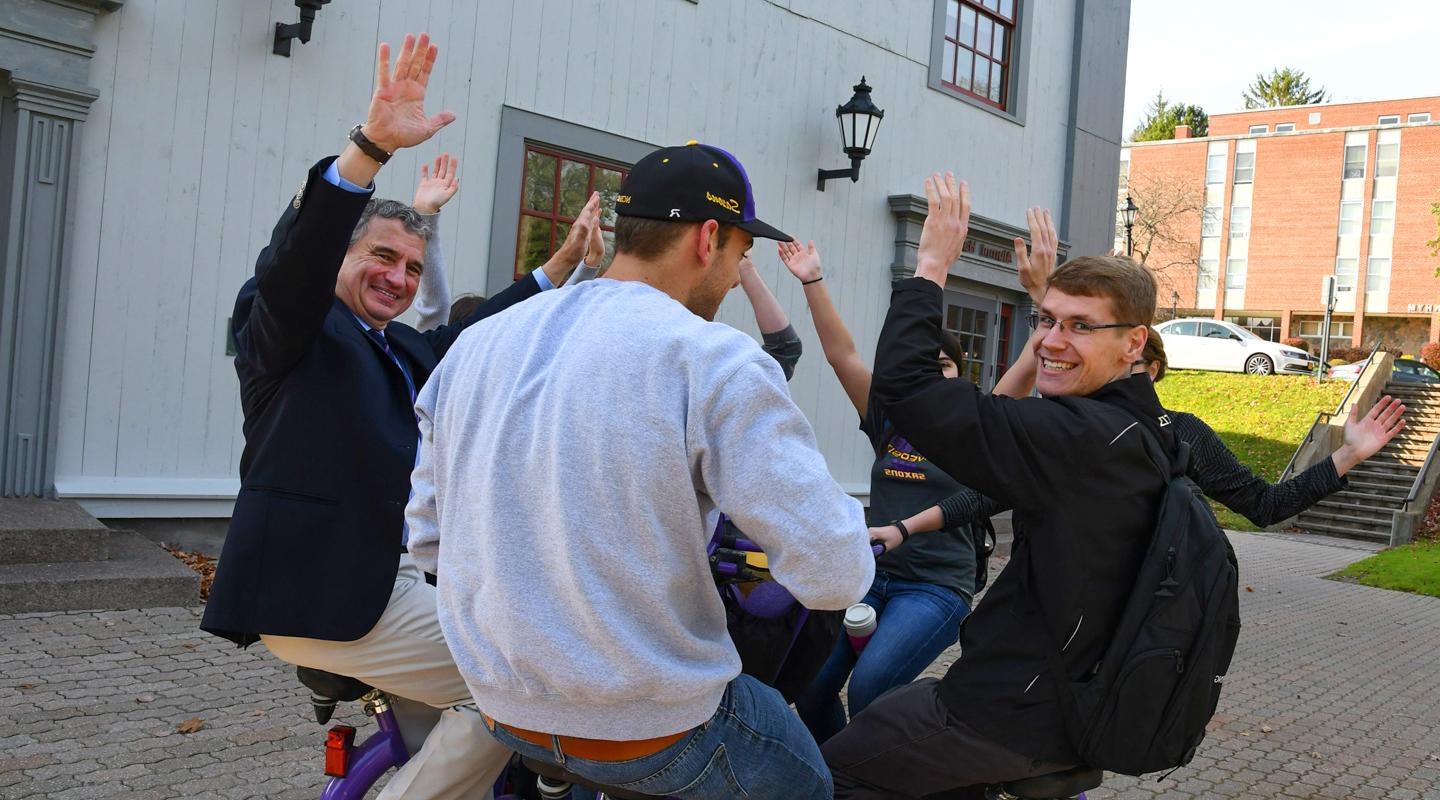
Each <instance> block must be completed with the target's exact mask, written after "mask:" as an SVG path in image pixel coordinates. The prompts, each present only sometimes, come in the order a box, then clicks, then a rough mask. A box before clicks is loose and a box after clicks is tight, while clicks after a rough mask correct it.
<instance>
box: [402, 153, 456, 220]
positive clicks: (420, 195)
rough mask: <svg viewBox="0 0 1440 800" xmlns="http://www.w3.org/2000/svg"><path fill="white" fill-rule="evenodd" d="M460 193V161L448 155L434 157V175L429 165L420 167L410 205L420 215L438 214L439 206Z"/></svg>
mask: <svg viewBox="0 0 1440 800" xmlns="http://www.w3.org/2000/svg"><path fill="white" fill-rule="evenodd" d="M458 191H460V161H459V160H458V159H456V158H453V157H452V156H451V155H450V154H449V153H443V154H441V155H439V156H436V157H435V174H434V175H431V174H430V165H429V164H421V165H420V183H419V184H417V185H416V186H415V202H413V203H411V204H410V205H412V206H414V207H415V210H416V211H419V212H420V213H421V214H438V213H440V206H443V205H445V204H446V203H448V202H450V198H452V197H454V196H455V193H456V192H458Z"/></svg>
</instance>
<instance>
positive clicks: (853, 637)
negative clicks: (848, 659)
mask: <svg viewBox="0 0 1440 800" xmlns="http://www.w3.org/2000/svg"><path fill="white" fill-rule="evenodd" d="M876 624H877V619H876V616H875V609H873V608H871V607H870V606H868V605H866V604H865V603H856V604H855V605H853V606H850V607H849V608H847V609H845V635H846V636H847V637H849V639H850V647H851V648H852V649H854V651H855V654H856V655H859V654H860V651H861V650H864V649H865V645H866V644H868V643H869V642H870V636H871V635H872V634H874V633H875V626H876Z"/></svg>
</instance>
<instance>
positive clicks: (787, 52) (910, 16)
mask: <svg viewBox="0 0 1440 800" xmlns="http://www.w3.org/2000/svg"><path fill="white" fill-rule="evenodd" d="M933 8H934V6H933V3H932V2H931V0H864V1H863V2H862V1H861V0H701V2H699V3H692V2H687V0H625V1H624V2H613V1H612V2H605V3H602V2H598V0H513V2H512V1H510V0H505V1H501V0H485V1H484V2H473V0H383V2H382V0H344V2H337V3H332V4H330V5H328V6H326V7H325V8H323V9H322V10H321V11H320V13H319V15H318V17H317V20H316V23H315V28H314V35H313V38H312V40H311V41H310V42H309V43H308V44H301V43H299V42H298V41H296V42H294V43H293V48H292V53H293V55H292V57H291V58H288V59H286V58H281V57H278V56H275V55H272V54H271V53H270V44H271V38H272V36H273V31H274V25H275V23H276V22H293V21H294V19H295V17H296V14H297V12H296V9H295V6H294V5H293V3H292V2H290V1H289V0H270V2H262V1H261V0H244V2H239V1H237V0H129V2H127V3H126V4H125V5H124V6H123V7H122V8H121V9H120V10H119V11H117V12H114V13H109V14H104V15H101V17H100V18H99V23H98V27H97V31H96V47H97V51H96V54H95V58H94V61H93V65H94V72H93V74H92V77H91V85H92V86H93V87H95V88H96V89H98V90H99V91H100V98H99V100H97V101H96V103H95V104H94V107H93V108H92V111H91V114H90V117H89V120H88V122H87V123H86V125H85V129H84V132H83V139H82V143H81V150H80V160H79V164H78V170H77V171H78V180H79V187H78V188H79V190H78V192H77V193H76V196H75V211H74V219H75V223H76V227H75V231H74V238H73V241H72V249H71V259H70V262H69V264H68V266H67V269H68V283H67V295H66V314H65V317H64V351H63V363H62V379H61V380H62V388H61V393H60V416H59V419H60V420H61V425H60V430H59V447H58V462H57V486H58V487H59V489H60V491H61V493H62V494H67V493H69V494H73V495H81V496H84V495H86V493H87V492H88V493H90V494H91V495H93V496H97V497H99V496H104V497H108V498H111V500H108V501H106V504H105V505H104V507H105V508H106V509H107V510H108V511H109V512H110V513H124V512H123V509H124V508H125V505H124V503H123V502H119V503H116V502H112V501H113V500H115V499H119V500H123V499H124V498H125V497H127V496H131V495H133V496H137V497H148V498H150V499H151V500H155V499H157V498H156V495H157V493H158V494H165V493H169V494H168V495H165V496H173V497H175V498H190V499H191V502H188V503H187V504H185V505H183V506H181V505H179V504H177V505H176V508H184V509H185V510H186V511H185V513H195V508H196V507H197V506H196V505H195V503H194V498H202V499H206V500H213V499H215V497H216V493H217V488H216V487H228V486H232V485H233V483H230V482H227V481H233V479H234V478H235V475H236V465H237V463H238V460H239V455H240V450H241V447H242V445H243V438H242V437H241V435H240V414H239V408H238V396H237V394H238V393H237V386H236V381H235V377H234V372H233V368H232V366H231V363H230V359H229V358H227V357H226V356H225V355H224V348H225V342H224V328H225V321H226V319H227V317H229V316H230V312H231V307H232V305H233V302H234V297H235V292H236V290H237V289H238V288H239V286H240V284H241V282H243V281H244V280H245V278H246V277H247V276H248V275H249V274H250V273H251V271H252V270H253V264H254V259H255V256H256V254H257V253H258V252H259V250H260V248H261V247H263V246H264V244H265V242H266V241H268V238H269V233H270V228H271V226H272V225H273V223H274V220H275V219H276V217H277V216H278V215H279V213H280V211H281V210H282V209H283V208H284V204H285V203H287V202H288V201H289V199H290V197H291V196H292V195H293V194H294V192H295V190H296V188H297V187H298V186H299V184H300V182H301V180H302V179H303V178H304V175H305V171H306V170H307V169H308V168H309V166H310V165H311V164H312V163H313V162H314V161H315V160H316V159H318V158H320V157H322V156H324V155H326V154H330V153H334V152H336V151H338V150H339V149H340V147H341V145H342V144H343V142H344V134H345V132H346V130H347V129H348V128H349V127H350V126H351V125H352V124H354V123H355V122H358V121H360V120H361V119H362V118H363V115H364V113H365V107H366V104H367V101H368V97H369V93H370V91H371V86H372V81H373V74H374V66H373V65H374V53H375V48H376V46H377V44H378V42H379V41H381V40H382V39H383V40H388V41H390V42H392V44H394V45H396V48H397V49H398V44H399V40H400V37H401V36H402V35H403V34H404V33H405V32H406V31H407V30H417V31H418V30H421V29H428V30H429V31H430V32H431V33H432V34H433V35H434V36H435V37H436V40H437V42H438V43H439V45H440V47H441V53H440V59H439V62H438V63H437V65H436V67H435V71H434V75H433V78H432V92H431V96H432V98H433V101H432V102H431V104H430V106H431V109H430V110H432V111H438V110H440V109H441V108H448V109H451V110H454V111H455V112H456V113H457V114H458V115H459V119H458V120H457V122H456V123H455V124H453V125H452V126H450V127H449V128H447V129H446V130H444V131H442V132H441V134H440V135H439V136H437V137H436V138H435V139H434V140H433V141H431V142H428V143H426V144H425V145H424V146H422V147H419V148H415V149H414V150H409V151H403V152H401V153H399V154H397V156H396V157H395V158H394V159H393V161H392V162H391V164H390V165H389V166H387V167H386V168H385V169H384V170H383V171H382V173H381V176H380V178H379V179H378V188H379V193H380V194H381V195H383V196H388V197H394V198H398V199H403V200H406V201H408V200H409V198H410V196H411V193H412V191H413V187H414V181H415V179H416V178H417V177H418V173H419V166H420V164H422V163H426V162H429V161H432V160H433V159H434V157H435V155H436V154H438V153H440V152H442V151H445V152H450V153H452V154H454V155H456V156H457V157H459V158H460V160H461V170H460V174H461V183H462V189H461V192H460V194H459V196H458V197H457V198H456V199H455V200H454V201H453V202H452V203H451V204H450V205H449V206H447V207H446V209H445V212H444V216H443V219H442V223H441V230H442V236H443V242H444V247H445V250H446V258H447V262H448V264H449V265H450V270H451V274H452V284H453V287H454V290H455V291H456V293H459V292H462V291H484V292H494V291H495V290H496V289H497V288H498V287H496V286H486V285H485V282H486V275H487V264H486V263H485V262H486V260H487V258H488V253H489V242H490V237H491V225H492V219H493V217H494V208H493V206H494V202H495V197H496V188H497V187H496V186H495V178H494V175H495V170H496V163H497V158H499V133H500V120H501V112H502V108H503V107H504V106H507V105H508V106H511V107H514V108H517V109H522V110H525V111H529V112H533V113H536V114H541V115H545V116H550V117H556V118H559V119H563V120H565V121H568V122H571V123H574V124H578V125H582V126H586V127H590V128H595V129H599V130H604V131H608V132H610V133H614V134H617V135H620V136H625V137H629V138H632V139H638V140H641V141H648V142H653V143H657V144H662V143H663V144H677V143H681V142H684V141H686V140H687V139H691V138H697V139H700V140H702V141H706V142H711V143H715V144H718V145H721V146H723V147H726V149H729V150H731V151H732V152H734V153H735V154H736V155H738V156H739V157H740V158H741V160H742V161H743V162H744V163H745V165H746V167H747V169H748V171H749V174H750V177H751V180H752V182H753V184H754V187H755V191H756V196H757V199H758V210H759V213H760V215H761V217H762V218H764V219H766V220H767V221H769V222H772V223H774V224H776V225H778V226H780V227H781V228H783V229H784V230H786V231H788V232H791V233H793V234H795V235H796V236H798V237H800V238H802V239H812V238H813V239H814V240H816V242H817V243H818V244H819V246H820V247H821V251H822V254H823V257H824V262H825V266H826V285H827V287H828V289H829V291H830V293H831V295H832V297H834V299H835V300H836V302H837V304H838V305H839V307H840V310H841V313H842V314H843V316H844V317H845V319H846V322H847V323H848V324H849V326H850V328H851V331H852V333H853V334H854V336H855V340H856V342H857V343H858V345H859V347H860V350H861V353H862V355H863V356H864V357H865V358H866V360H867V361H869V360H870V359H871V358H872V357H873V351H874V345H875V340H876V337H877V336H878V334H879V331H880V326H881V324H882V322H883V320H884V315H885V310H886V307H887V305H888V299H889V264H890V262H891V260H892V258H893V252H894V233H895V224H894V220H893V218H892V217H891V215H890V212H889V210H888V208H887V205H886V197H887V196H888V195H891V194H896V193H916V194H921V193H923V192H922V189H921V181H922V180H923V178H924V176H925V175H926V174H928V173H929V172H930V171H932V170H936V169H945V168H950V169H954V170H955V171H956V172H957V173H958V174H959V175H961V176H963V177H966V178H968V179H969V181H970V184H971V187H972V190H973V191H974V195H975V211H976V213H978V214H981V215H984V216H986V217H989V218H991V219H997V220H1002V221H1005V222H1009V223H1011V224H1017V223H1023V220H1024V209H1025V208H1026V207H1027V206H1029V205H1045V206H1048V207H1050V208H1052V209H1054V210H1056V211H1057V212H1058V211H1059V208H1060V205H1061V202H1062V196H1063V191H1064V187H1063V182H1064V169H1065V167H1064V165H1065V157H1066V147H1067V145H1066V134H1067V127H1066V126H1067V118H1068V116H1067V115H1068V103H1069V91H1070V83H1071V76H1070V65H1071V57H1072V33H1073V31H1072V27H1073V14H1074V7H1073V1H1067V0H1045V2H1044V3H1040V2H1031V3H1028V4H1027V9H1028V11H1029V15H1030V17H1031V19H1030V21H1029V23H1028V24H1029V25H1030V26H1031V28H1030V31H1029V35H1030V37H1031V41H1030V56H1029V62H1028V68H1027V69H1026V70H1025V72H1024V74H1023V76H1022V79H1023V80H1024V82H1025V85H1026V90H1027V92H1028V100H1027V103H1026V119H1025V124H1024V125H1017V124H1016V123H1014V122H1012V121H1009V120H1007V119H1003V118H1001V117H999V116H996V115H994V114H989V113H986V112H984V111H981V110H978V109H976V108H974V107H972V106H970V105H967V104H964V103H961V102H958V101H956V100H955V99H954V98H951V97H948V96H946V95H943V94H941V93H938V92H935V91H933V90H931V89H929V88H927V85H926V82H927V76H928V61H929V58H930V47H931V35H932V31H931V15H932V11H933ZM862 74H864V75H865V76H866V77H867V78H868V80H869V82H870V83H871V85H873V86H874V87H875V94H874V98H875V100H876V102H877V104H878V105H880V106H881V107H883V108H885V109H886V118H885V121H884V123H883V126H882V128H881V131H880V134H879V139H878V141H877V143H876V150H875V152H874V154H873V155H872V156H871V157H870V158H869V159H868V160H866V161H865V163H864V166H863V168H862V172H861V179H860V182H859V183H856V184H852V183H850V182H849V181H834V182H832V183H830V184H829V186H828V187H827V189H826V191H825V192H823V193H822V192H817V191H816V190H815V171H816V170H817V169H819V168H822V167H823V168H838V167H842V166H845V165H846V161H845V158H844V156H843V154H842V153H841V152H840V149H839V139H838V134H837V132H836V125H835V119H834V108H835V106H836V105H838V104H840V103H842V102H844V101H845V100H846V99H847V98H848V97H849V96H850V93H851V89H850V87H851V85H852V84H854V83H856V82H857V81H858V80H859V78H860V76H861V75H862ZM1117 91H1118V87H1117ZM506 188H508V187H506ZM755 260H756V262H757V263H758V264H759V266H760V273H761V275H762V276H764V278H765V279H766V281H767V282H769V284H770V285H771V287H772V288H773V289H774V291H775V293H776V295H777V296H778V297H779V298H780V300H781V303H782V304H783V305H784V307H785V308H786V309H787V310H788V312H789V314H790V316H791V320H792V322H793V323H794V325H795V327H796V329H797V330H798V331H799V332H800V334H801V337H802V339H803V340H804V343H805V353H806V354H805V357H804V358H803V359H802V361H801V363H800V366H799V369H798V371H797V372H796V374H795V378H794V380H793V381H792V383H791V391H792V393H793V395H794V397H795V399H796V400H797V402H798V403H799V404H800V405H801V407H802V408H803V409H804V410H805V412H806V413H807V415H808V416H809V417H810V419H811V420H812V422H813V423H814V425H815V428H816V432H817V436H818V438H819V441H820V443H821V447H822V449H823V450H824V452H825V454H826V456H827V459H828V461H829V464H830V467H831V469H832V471H833V472H834V474H835V475H836V477H837V479H839V480H840V481H841V482H842V483H843V484H845V485H846V486H847V487H850V488H852V489H853V490H855V491H857V492H861V493H863V492H865V491H866V486H867V484H868V470H869V466H870V462H871V460H872V458H873V456H872V454H871V452H870V449H869V445H868V443H867V442H866V440H865V439H864V437H862V436H861V435H860V434H859V433H858V431H857V430H856V427H857V423H858V419H857V416H856V414H855V410H854V409H853V408H851V407H850V405H849V403H848V402H847V401H846V398H845V395H844V393H843V392H842V391H841V390H840V385H839V382H838V381H837V380H836V379H835V377H834V375H833V373H832V372H831V370H830V368H829V366H828V365H827V364H826V363H825V359H824V355H823V353H822V351H821V348H820V343H819V341H818V340H817V339H816V337H815V333H814V329H813V326H812V325H811V323H810V320H809V314H808V312H807V310H806V308H805V301H804V295H803V292H802V291H801V290H800V288H799V286H798V284H797V282H796V281H795V280H794V279H793V278H792V277H791V276H790V275H789V273H788V272H787V271H786V270H785V269H784V267H783V265H781V264H780V263H779V261H778V260H777V259H776V258H775V255H774V244H773V243H771V242H768V241H761V242H758V243H757V245H756V250H755ZM721 319H722V320H723V321H725V322H728V323H730V324H733V325H735V326H737V327H739V328H741V329H742V330H746V331H748V332H750V333H752V334H756V335H758V332H757V331H756V328H755V323H754V320H753V318H752V316H751V313H750V309H749V307H748V305H747V303H746V302H745V300H744V297H743V294H742V293H740V292H738V291H737V292H735V293H734V295H733V296H732V297H731V298H730V299H729V300H728V301H727V302H726V304H725V306H724V308H723V309H722V311H721ZM1016 335H1018V333H1017V334H1016ZM187 486H190V487H192V489H186V487H187ZM157 487H160V488H158V489H157ZM220 494H221V495H223V494H224V492H223V491H220ZM158 499H162V500H163V497H162V498H158ZM222 499H223V498H222ZM97 503H98V501H97ZM223 507H224V504H223V503H221V504H219V505H216V506H213V508H215V509H219V510H218V511H217V512H216V513H224V511H223ZM134 508H135V509H137V510H135V511H134V513H156V514H160V513H168V512H166V511H165V510H164V509H163V508H160V506H159V505H156V504H155V503H154V502H151V503H149V504H147V505H143V506H141V505H137V506H135V507H134ZM116 509H120V511H116ZM139 509H143V512H142V511H141V510H139Z"/></svg>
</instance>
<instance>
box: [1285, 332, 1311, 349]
mask: <svg viewBox="0 0 1440 800" xmlns="http://www.w3.org/2000/svg"><path fill="white" fill-rule="evenodd" d="M1280 344H1283V345H1285V346H1287V347H1298V348H1300V349H1301V350H1304V351H1305V352H1307V353H1308V352H1310V342H1308V341H1306V340H1305V339H1301V338H1299V337H1295V336H1292V337H1290V338H1289V339H1286V340H1284V341H1282V342H1280Z"/></svg>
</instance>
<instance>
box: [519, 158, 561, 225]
mask: <svg viewBox="0 0 1440 800" xmlns="http://www.w3.org/2000/svg"><path fill="white" fill-rule="evenodd" d="M525 207H526V208H528V209H532V210H534V211H543V212H545V213H547V214H549V213H554V210H555V157H554V156H547V155H545V154H544V153H535V152H527V153H526V154H525Z"/></svg>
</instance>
